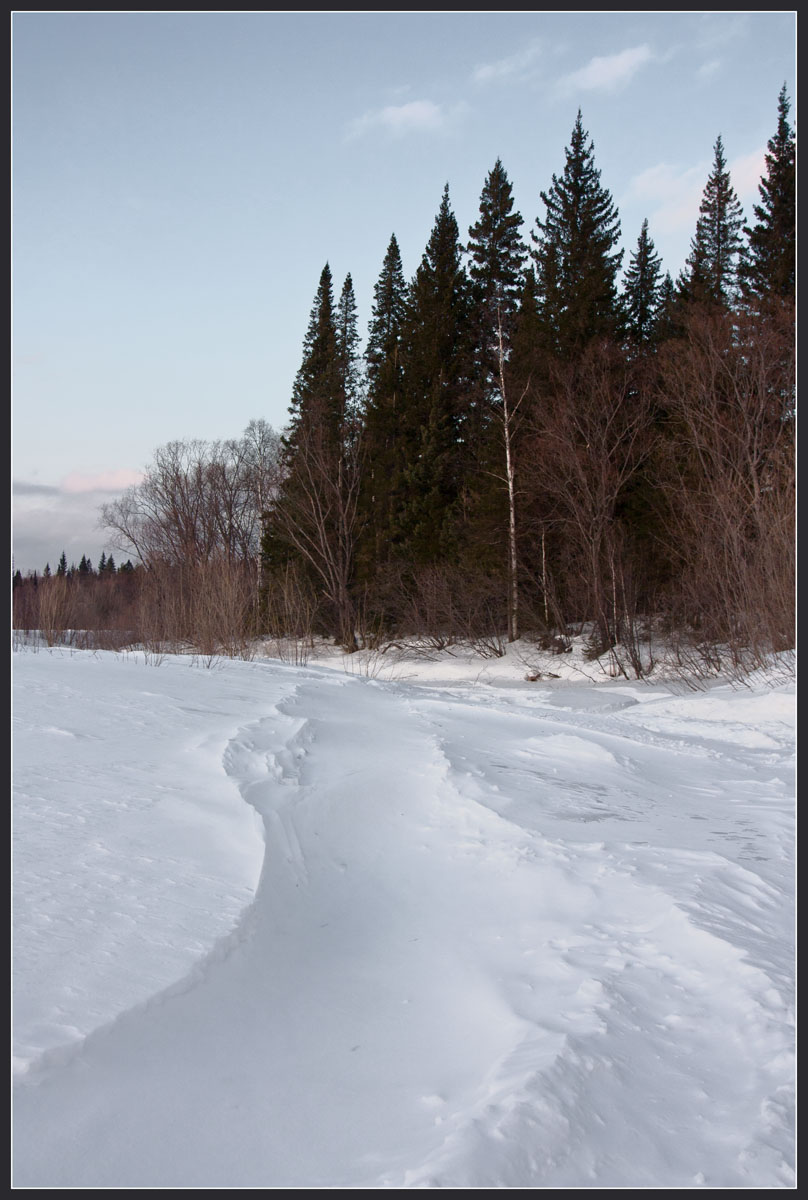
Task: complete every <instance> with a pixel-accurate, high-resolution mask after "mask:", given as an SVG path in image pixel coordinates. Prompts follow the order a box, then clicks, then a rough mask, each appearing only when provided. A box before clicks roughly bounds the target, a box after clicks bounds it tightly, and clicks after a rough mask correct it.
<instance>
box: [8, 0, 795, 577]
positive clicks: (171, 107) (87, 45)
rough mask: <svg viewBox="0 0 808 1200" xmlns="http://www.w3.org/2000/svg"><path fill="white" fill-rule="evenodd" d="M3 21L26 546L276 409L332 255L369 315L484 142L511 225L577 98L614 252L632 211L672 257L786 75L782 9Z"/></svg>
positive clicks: (745, 181)
mask: <svg viewBox="0 0 808 1200" xmlns="http://www.w3.org/2000/svg"><path fill="white" fill-rule="evenodd" d="M12 38H13V40H12V53H13V251H14V258H13V281H14V282H13V323H14V392H13V410H12V411H13V464H12V465H13V474H14V479H15V481H16V483H15V505H14V524H15V535H14V537H15V541H14V551H15V566H19V567H20V568H21V569H22V570H23V571H26V570H28V569H32V568H34V567H36V568H37V569H38V570H41V569H42V567H43V566H44V564H45V561H47V560H49V561H50V562H51V566H53V565H54V562H55V561H56V560H58V557H59V554H60V553H61V550H62V548H63V546H64V547H65V548H66V550H67V556H68V560H70V559H71V558H75V559H76V561H78V559H79V558H80V557H81V555H82V554H83V553H88V554H89V555H90V557H91V558H92V559H93V561H94V562H95V561H96V560H97V556H98V554H99V553H100V551H101V549H107V550H108V549H109V544H108V542H107V541H106V540H105V536H104V534H103V532H101V531H99V530H97V529H94V528H93V526H94V522H95V514H96V510H97V506H98V505H99V504H100V503H101V502H102V500H104V499H109V498H110V496H111V495H114V494H115V489H116V487H118V490H120V485H122V484H124V483H125V482H127V481H129V480H130V479H133V478H135V475H134V473H135V472H137V471H139V470H142V469H143V468H144V467H145V466H146V465H147V464H148V462H149V461H150V459H151V456H152V453H153V451H154V449H155V448H156V447H157V446H160V445H162V444H164V443H165V442H167V441H170V440H172V439H174V438H205V439H215V438H227V437H236V436H238V435H239V434H240V433H241V432H242V431H243V429H244V427H245V426H246V425H247V423H248V422H249V420H250V419H251V418H257V417H263V418H265V419H266V420H268V421H269V422H270V424H272V425H273V426H275V427H276V428H280V427H281V426H282V425H283V424H284V422H285V420H286V416H287V408H288V404H289V397H290V393H291V387H292V381H293V379H294V375H295V372H296V371H297V368H298V366H299V365H300V354H301V347H302V342H303V337H304V334H305V330H306V326H307V323H308V318H309V312H310V309H311V305H312V300H313V298H314V293H315V290H316V287H317V283H318V280H319V276H320V272H321V271H322V268H323V265H324V263H325V262H326V260H327V261H328V262H329V263H330V264H331V268H332V272H333V275H334V280H335V289H336V291H337V292H338V291H339V289H340V287H341V286H342V282H343V280H344V278H345V275H346V274H347V273H348V272H350V273H351V274H352V276H353V281H354V287H355V290H356V296H357V302H358V306H359V321H360V331H361V332H362V334H363V335H364V333H365V332H366V329H367V324H368V321H369V319H370V316H371V304H372V298H373V285H374V283H375V281H376V279H377V277H378V274H379V271H380V269H381V265H382V260H383V258H384V254H385V251H386V249H387V245H388V242H389V239H390V234H391V233H395V234H396V237H397V238H398V241H399V245H400V247H401V252H402V257H403V261H404V270H405V274H406V275H407V277H408V278H409V277H411V276H412V275H413V274H414V272H415V270H416V268H417V266H418V263H419V261H420V258H421V255H422V253H423V250H424V247H425V246H426V242H427V239H428V237H429V234H430V231H431V228H432V224H433V222H434V218H435V214H436V212H437V209H438V206H439V204H440V198H441V193H442V190H443V186H444V183H446V182H448V184H449V189H450V197H451V202H452V207H453V209H454V212H455V215H456V216H457V220H458V224H459V226H460V231H461V237H464V236H465V235H466V234H467V231H468V227H469V225H470V224H471V223H472V222H473V221H474V220H476V217H477V210H478V205H479V197H480V191H481V189H482V186H483V184H484V182H485V177H486V175H487V173H488V171H489V170H490V169H491V167H492V166H493V165H494V162H495V161H496V159H497V157H500V158H501V159H502V162H503V165H504V167H505V169H506V171H507V172H508V175H509V178H510V180H511V182H512V184H513V189H514V197H515V201H516V206H517V207H518V209H519V210H520V212H521V214H522V217H523V218H524V221H525V225H524V228H523V233H524V235H525V237H526V238H527V237H528V236H529V231H530V229H531V228H533V227H534V225H535V220H536V218H537V217H538V216H543V215H544V205H543V204H542V202H541V199H540V196H539V193H540V191H541V190H546V189H547V188H548V186H549V185H550V183H551V179H552V175H553V173H554V172H555V173H556V174H560V173H561V171H562V170H563V167H564V149H565V147H566V146H567V144H568V142H569V137H570V133H571V131H572V126H573V124H574V121H575V115H576V112H577V110H578V107H579V106H580V108H581V110H582V113H583V121H584V126H585V128H586V129H587V130H588V131H589V133H590V135H591V137H592V138H593V140H594V143H595V160H596V164H597V166H598V167H599V168H600V170H601V182H602V183H603V185H604V186H605V187H607V188H608V189H609V190H610V191H611V193H612V195H613V197H614V200H615V202H616V204H617V206H618V209H619V212H620V218H621V223H622V228H623V238H624V245H625V246H626V249H627V253H626V255H625V258H624V263H627V261H628V254H629V253H630V251H631V250H632V249H633V248H634V246H635V245H636V241H637V236H638V234H639V231H640V226H641V224H642V220H643V218H644V217H648V220H649V226H650V233H651V237H652V238H653V239H654V242H655V244H656V247H657V250H658V251H659V253H660V254H661V255H662V258H663V266H664V267H665V268H666V269H669V270H670V271H671V272H672V274H673V275H674V276H675V275H676V274H677V272H678V271H679V269H680V268H681V266H682V264H683V262H684V259H685V257H686V255H687V252H688V247H689V243H690V238H691V237H692V234H693V231H694V229H695V220H696V216H697V214H698V204H699V200H700V197H701V192H702V189H703V187H704V184H705V182H706V179H707V176H708V174H709V171H710V167H711V164H712V157H713V146H714V143H715V139H716V137H717V135H718V134H719V133H720V134H721V135H722V137H723V141H724V147H725V151H726V156H727V161H728V163H729V166H730V170H731V173H732V179H733V183H734V185H735V188H736V191H737V192H738V194H739V197H740V199H741V201H742V203H743V204H744V209H745V212H746V214H747V216H748V217H751V206H752V204H753V203H754V202H755V201H756V200H757V199H758V194H757V183H758V180H759V178H760V174H761V171H762V169H763V158H762V156H763V153H764V151H765V146H766V142H767V140H768V138H769V137H771V136H772V134H773V132H774V130H775V127H776V121H777V96H778V93H779V90H780V88H781V86H782V84H783V83H784V82H785V83H786V85H787V87H788V91H789V95H790V96H791V98H792V102H793V100H794V92H795V80H796V77H795V53H796V18H795V14H794V12H775V13H751V12H737V13H667V14H666V13H662V14H656V13H585V12H582V13H541V12H536V13H507V12H506V13H460V14H448V13H398V14H382V13H273V12H265V13H260V12H256V13H252V12H247V13H235V14H232V13H170V12H163V13H148V12H144V13H92V12H89V13H44V12H43V13H36V12H18V13H15V14H13V19H12ZM792 117H793V110H792ZM104 489H112V490H111V491H110V490H106V491H105V490H104Z"/></svg>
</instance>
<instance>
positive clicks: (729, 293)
mask: <svg viewBox="0 0 808 1200" xmlns="http://www.w3.org/2000/svg"><path fill="white" fill-rule="evenodd" d="M713 155H714V156H713V169H712V171H711V172H710V176H709V178H708V180H707V183H706V185H705V188H704V193H703V195H702V199H701V205H700V206H699V219H698V221H697V222H696V232H695V235H694V236H693V238H692V240H691V243H690V254H689V255H688V258H687V262H686V263H685V267H684V270H683V271H682V273H681V275H680V277H679V281H678V291H679V295H680V298H681V299H682V300H683V301H684V302H685V303H695V304H703V305H707V306H711V307H718V308H723V309H727V308H729V307H731V305H732V304H733V302H734V300H735V298H736V294H737V272H738V260H739V256H740V254H741V251H742V249H743V241H742V238H741V229H742V227H743V209H742V208H741V204H740V201H739V200H738V197H737V196H736V194H735V189H734V188H733V186H732V181H731V179H730V174H729V171H728V169H727V162H726V158H725V157H724V143H723V142H722V140H721V135H720V134H719V135H718V137H717V138H716V142H715V147H714V151H713Z"/></svg>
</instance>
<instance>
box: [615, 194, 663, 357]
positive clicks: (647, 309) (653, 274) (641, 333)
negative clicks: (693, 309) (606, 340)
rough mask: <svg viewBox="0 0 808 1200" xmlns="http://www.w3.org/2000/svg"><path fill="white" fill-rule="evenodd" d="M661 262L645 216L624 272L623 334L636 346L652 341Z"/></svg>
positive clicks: (659, 291) (659, 287)
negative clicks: (649, 233)
mask: <svg viewBox="0 0 808 1200" xmlns="http://www.w3.org/2000/svg"><path fill="white" fill-rule="evenodd" d="M660 262H661V260H660V257H659V255H658V254H657V253H656V252H655V249H654V243H653V241H652V240H651V238H650V237H649V235H648V220H647V218H646V220H644V221H643V223H642V229H641V230H640V236H639V238H638V239H637V249H636V250H635V251H634V253H633V254H632V256H631V261H630V263H629V266H628V270H627V271H626V277H625V285H624V292H623V305H624V308H625V316H626V333H627V335H628V337H629V339H630V340H631V341H632V342H633V343H634V345H636V346H645V345H648V343H649V342H651V341H652V340H653V335H654V329H655V325H656V321H657V316H658V313H659V305H660V298H661V297H660V293H661V282H660V276H661V274H662V271H661V267H660Z"/></svg>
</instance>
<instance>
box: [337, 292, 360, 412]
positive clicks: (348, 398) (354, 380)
mask: <svg viewBox="0 0 808 1200" xmlns="http://www.w3.org/2000/svg"><path fill="white" fill-rule="evenodd" d="M336 343H337V345H336V350H337V371H338V373H339V379H340V388H341V392H342V400H341V405H342V417H343V421H352V420H353V418H354V417H355V416H356V413H357V408H358V403H359V396H360V391H361V379H360V357H359V353H358V347H359V333H358V330H357V325H356V297H355V295H354V289H353V280H352V279H351V276H350V273H349V274H348V275H346V277H345V283H344V284H343V285H342V292H341V293H340V298H339V304H338V305H337V312H336Z"/></svg>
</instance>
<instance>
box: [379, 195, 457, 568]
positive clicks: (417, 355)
mask: <svg viewBox="0 0 808 1200" xmlns="http://www.w3.org/2000/svg"><path fill="white" fill-rule="evenodd" d="M462 249H463V248H462V246H461V244H460V239H459V232H458V227H457V220H456V219H455V215H454V213H453V212H452V209H451V205H450V203H449V185H448V184H447V185H446V186H445V188H444V190H443V196H442V199H441V204H440V209H439V210H438V214H437V217H436V219H435V224H434V226H433V229H432V233H431V235H430V238H429V242H428V244H427V247H426V250H425V252H424V255H423V257H422V259H421V264H420V266H419V268H418V270H417V271H416V274H415V277H414V279H413V281H412V284H411V285H410V289H409V294H408V317H407V323H406V336H405V339H404V340H405V359H404V381H403V382H404V408H403V412H402V422H401V435H402V436H401V444H402V453H403V454H404V456H405V461H406V463H407V464H408V465H407V469H406V471H405V473H404V477H403V479H402V496H401V503H400V507H399V510H398V512H397V514H396V518H395V520H396V526H397V529H396V540H397V543H398V547H399V552H400V554H402V555H403V557H404V558H405V559H407V560H410V561H412V562H415V563H421V564H425V563H430V562H435V561H439V560H441V559H445V558H446V557H447V555H448V556H449V557H451V556H453V555H454V554H455V552H456V547H457V509H458V503H459V499H460V494H461V484H462V479H463V475H464V452H465V445H466V439H467V426H468V411H467V405H468V382H469V378H470V375H471V370H472V364H471V354H470V350H471V341H470V336H469V332H470V330H469V313H470V300H469V285H468V277H467V276H466V273H465V270H464V268H463V265H462V260H461V255H462Z"/></svg>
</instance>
